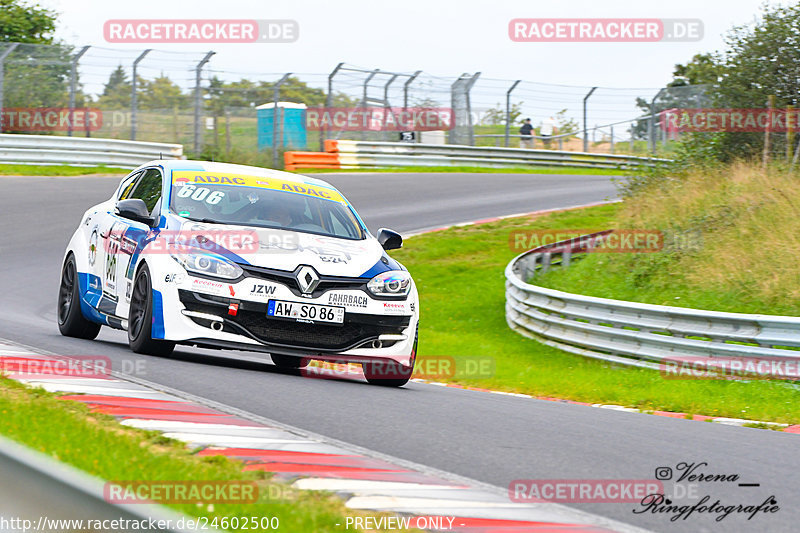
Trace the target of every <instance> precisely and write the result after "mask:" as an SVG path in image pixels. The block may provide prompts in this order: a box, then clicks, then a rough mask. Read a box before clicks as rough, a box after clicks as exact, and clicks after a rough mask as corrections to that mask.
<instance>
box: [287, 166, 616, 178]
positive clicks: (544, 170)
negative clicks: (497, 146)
mask: <svg viewBox="0 0 800 533" xmlns="http://www.w3.org/2000/svg"><path fill="white" fill-rule="evenodd" d="M297 172H299V173H301V174H320V173H321V174H329V173H337V172H345V173H349V172H460V173H467V174H480V173H487V174H591V175H603V176H606V175H608V176H625V175H629V174H630V173H631V171H630V170H618V169H606V168H582V167H574V168H565V167H536V168H531V167H509V168H489V167H471V166H461V167H422V166H407V167H386V168H361V169H349V170H348V169H342V170H338V169H324V168H304V169H300V170H298V171H297Z"/></svg>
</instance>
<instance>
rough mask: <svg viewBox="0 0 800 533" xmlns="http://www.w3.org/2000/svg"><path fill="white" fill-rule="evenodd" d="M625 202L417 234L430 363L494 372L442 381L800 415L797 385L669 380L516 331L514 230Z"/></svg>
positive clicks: (759, 416)
mask: <svg viewBox="0 0 800 533" xmlns="http://www.w3.org/2000/svg"><path fill="white" fill-rule="evenodd" d="M619 209H620V204H609V205H603V206H598V207H592V208H586V209H575V210H569V211H561V212H557V213H551V214H547V215H543V216H539V217H534V218H530V217H522V218H513V219H504V220H500V221H497V222H492V223H489V224H481V225H475V226H465V227H460V228H451V229H449V230H446V231H442V232H436V233H429V234H424V235H420V236H417V237H413V238H412V239H410V240H409V241H408V242H407V246H406V248H404V249H402V250H398V251H397V252H393V256H394V257H396V258H397V259H398V260H400V261H401V262H403V263H404V264H405V265H406V267H408V269H409V271H410V272H411V274H412V275H413V276H414V280H415V282H416V283H417V285H418V288H419V292H420V295H421V298H420V299H421V309H420V313H421V315H420V316H421V319H420V332H419V337H420V342H419V360H420V363H422V365H423V366H422V367H421V368H423V369H424V368H425V367H424V361H425V360H426V359H428V360H433V359H441V357H442V356H473V357H480V358H488V359H490V360H491V361H492V362H493V367H494V369H493V371H492V372H490V373H489V372H487V373H483V372H481V371H476V372H474V373H473V374H470V373H469V372H465V373H462V374H461V375H456V376H455V377H450V378H444V379H436V380H437V381H452V382H457V383H461V384H464V385H471V386H475V387H482V388H489V389H495V390H504V391H513V392H522V393H527V394H532V395H536V396H553V397H558V398H565V399H571V400H576V401H584V402H591V403H607V404H621V405H625V406H630V407H637V408H640V409H642V410H664V411H674V412H682V413H689V414H692V413H694V414H703V415H709V416H726V417H732V418H746V419H752V420H764V421H773V422H785V423H798V422H800V402H798V401H797V399H798V394H799V393H798V391H797V390H796V389H795V388H793V387H792V386H791V385H789V384H787V383H782V382H768V381H758V382H750V383H744V382H738V381H711V380H691V381H690V380H675V379H664V378H663V377H662V376H661V374H660V373H658V372H655V371H652V370H647V369H636V368H628V367H617V366H612V365H610V364H607V363H604V362H601V361H597V360H593V359H588V358H584V357H580V356H576V355H572V354H568V353H566V352H562V351H560V350H556V349H554V348H550V347H548V346H545V345H543V344H540V343H538V342H536V341H533V340H530V339H526V338H524V337H522V336H520V335H518V334H517V333H514V332H513V331H511V329H510V328H509V327H508V325H507V324H506V321H505V288H504V281H505V278H504V270H505V267H506V265H507V264H508V262H509V261H510V260H511V259H512V258H513V257H514V256H515V255H517V253H518V252H516V251H514V250H512V247H511V246H510V245H509V234H510V232H511V231H512V230H527V229H558V228H561V229H570V228H606V227H612V226H613V224H614V222H615V220H616V218H617V215H618V212H619ZM597 255H600V254H597ZM605 255H611V254H605ZM619 255H621V254H619ZM598 276H599V274H598ZM586 282H587V283H588V282H589V281H588V280H587V281H586ZM592 283H594V280H592ZM457 359H458V357H457ZM419 368H420V367H418V369H419ZM422 377H424V376H422Z"/></svg>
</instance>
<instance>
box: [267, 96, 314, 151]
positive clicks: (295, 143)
mask: <svg viewBox="0 0 800 533" xmlns="http://www.w3.org/2000/svg"><path fill="white" fill-rule="evenodd" d="M256 117H257V118H258V149H259V150H264V149H265V148H270V147H272V121H273V120H274V117H275V104H274V103H273V102H270V103H268V104H263V105H260V106H258V107H256ZM281 139H283V143H281ZM278 146H279V147H281V146H282V147H285V148H300V149H305V148H306V147H307V146H308V139H307V135H306V105H305V104H296V103H294V102H278Z"/></svg>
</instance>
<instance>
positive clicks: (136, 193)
mask: <svg viewBox="0 0 800 533" xmlns="http://www.w3.org/2000/svg"><path fill="white" fill-rule="evenodd" d="M128 198H139V199H140V200H144V203H145V205H146V206H147V210H148V211H149V212H150V214H151V215H152V214H154V208H155V207H156V204H157V203H159V200H160V199H161V172H160V171H159V170H158V169H155V168H148V169H147V170H145V171H144V174H142V175H141V177H140V178H139V179H137V180H136V185H135V186H134V188H133V191H132V192H130V193H129V196H128Z"/></svg>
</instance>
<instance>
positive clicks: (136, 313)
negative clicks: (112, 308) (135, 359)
mask: <svg viewBox="0 0 800 533" xmlns="http://www.w3.org/2000/svg"><path fill="white" fill-rule="evenodd" d="M128 344H129V345H130V347H131V350H133V351H134V352H136V353H143V354H147V355H169V354H171V353H172V350H174V349H175V343H174V342H169V341H162V340H156V339H154V338H153V284H152V283H151V282H150V270H149V269H148V268H147V265H143V266H142V268H141V270H139V273H138V274H137V275H136V281H135V282H134V283H133V293H132V294H131V308H130V312H129V314H128Z"/></svg>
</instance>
